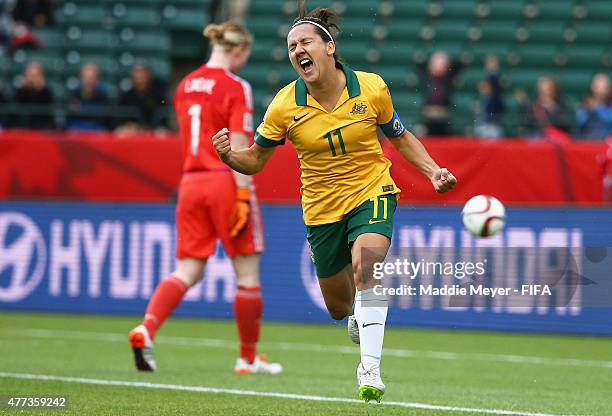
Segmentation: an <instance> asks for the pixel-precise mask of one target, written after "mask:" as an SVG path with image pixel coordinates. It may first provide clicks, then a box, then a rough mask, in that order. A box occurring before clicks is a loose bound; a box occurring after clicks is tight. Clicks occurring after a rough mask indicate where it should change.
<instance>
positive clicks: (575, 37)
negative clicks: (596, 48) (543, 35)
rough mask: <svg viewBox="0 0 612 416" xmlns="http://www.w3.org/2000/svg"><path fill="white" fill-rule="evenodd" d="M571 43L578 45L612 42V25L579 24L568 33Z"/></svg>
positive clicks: (605, 23)
mask: <svg viewBox="0 0 612 416" xmlns="http://www.w3.org/2000/svg"><path fill="white" fill-rule="evenodd" d="M568 35H569V37H570V39H568V40H570V41H572V42H576V43H601V44H605V43H608V44H610V42H612V23H610V22H579V23H576V24H575V25H574V26H573V27H572V28H570V29H568V31H567V32H566V37H567V36H568Z"/></svg>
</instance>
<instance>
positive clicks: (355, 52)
mask: <svg viewBox="0 0 612 416" xmlns="http://www.w3.org/2000/svg"><path fill="white" fill-rule="evenodd" d="M338 51H339V53H340V57H341V58H342V59H343V60H344V61H345V62H347V63H348V64H349V65H351V66H352V67H358V66H359V65H360V64H361V63H363V62H365V61H366V54H367V53H368V48H367V47H366V45H359V44H356V43H349V42H345V43H342V46H341V47H340V48H339V49H338Z"/></svg>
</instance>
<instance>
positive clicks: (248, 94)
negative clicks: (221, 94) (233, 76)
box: [228, 80, 253, 135]
mask: <svg viewBox="0 0 612 416" xmlns="http://www.w3.org/2000/svg"><path fill="white" fill-rule="evenodd" d="M240 84H241V88H237V89H236V93H235V94H234V96H233V97H232V99H231V100H230V102H229V108H228V110H229V112H230V118H229V130H230V131H231V132H233V133H246V134H247V135H251V134H252V133H253V90H252V89H251V85H250V84H249V83H248V82H247V81H244V80H241V81H240Z"/></svg>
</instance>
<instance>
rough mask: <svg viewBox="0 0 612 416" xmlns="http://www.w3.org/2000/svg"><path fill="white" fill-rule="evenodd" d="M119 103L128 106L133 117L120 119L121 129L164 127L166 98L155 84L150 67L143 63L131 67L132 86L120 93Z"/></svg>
mask: <svg viewBox="0 0 612 416" xmlns="http://www.w3.org/2000/svg"><path fill="white" fill-rule="evenodd" d="M119 105H120V106H122V107H126V109H127V108H128V107H129V108H130V110H131V111H130V113H134V114H135V116H134V117H128V118H126V119H123V120H120V122H122V126H121V127H120V128H119V129H120V130H122V131H130V130H154V129H163V128H164V127H166V118H167V117H166V115H165V113H164V109H165V108H166V98H165V96H164V91H163V89H162V88H160V87H159V86H158V85H156V83H155V81H154V79H153V74H152V73H151V69H150V68H149V67H148V66H147V65H144V64H137V65H135V66H134V67H133V68H132V88H131V89H130V90H128V91H126V92H125V93H123V94H122V95H121V98H120V100H119Z"/></svg>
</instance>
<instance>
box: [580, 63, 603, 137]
mask: <svg viewBox="0 0 612 416" xmlns="http://www.w3.org/2000/svg"><path fill="white" fill-rule="evenodd" d="M576 122H577V124H578V137H579V138H581V139H605V138H607V137H609V136H611V135H612V89H611V88H610V78H609V77H608V75H606V74H604V73H599V74H595V76H594V77H593V80H592V81H591V88H590V90H589V92H588V94H587V96H586V98H585V99H584V102H583V103H582V106H581V107H580V108H579V109H578V112H577V114H576Z"/></svg>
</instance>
